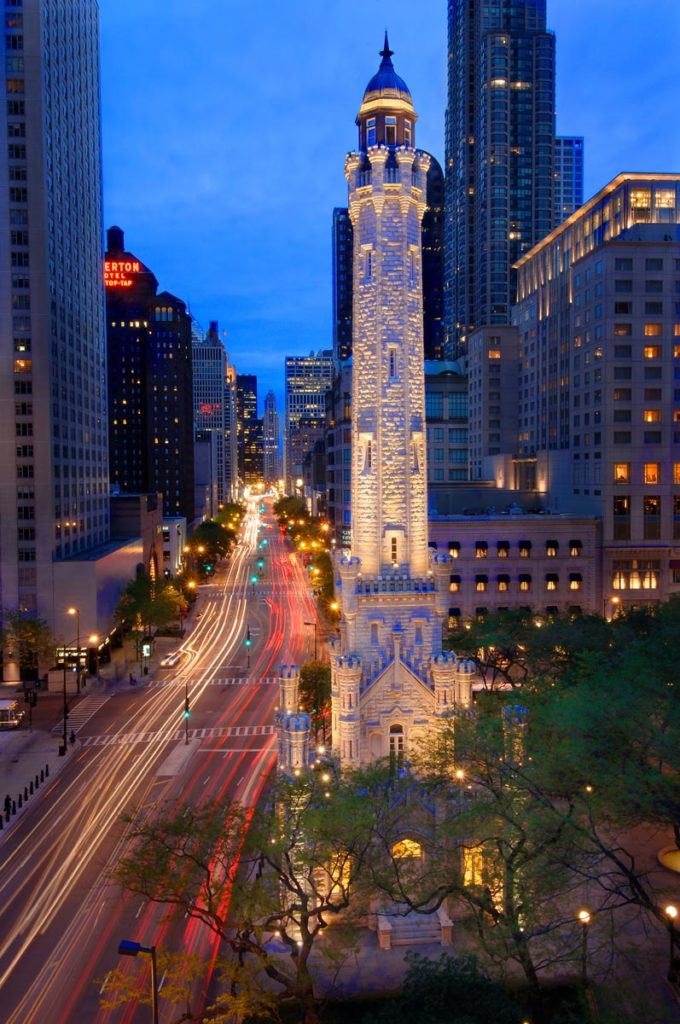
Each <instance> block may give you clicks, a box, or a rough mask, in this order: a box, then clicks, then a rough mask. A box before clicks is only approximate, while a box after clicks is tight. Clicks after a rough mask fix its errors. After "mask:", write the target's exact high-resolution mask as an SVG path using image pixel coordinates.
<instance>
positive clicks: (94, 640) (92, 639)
mask: <svg viewBox="0 0 680 1024" xmlns="http://www.w3.org/2000/svg"><path fill="white" fill-rule="evenodd" d="M87 642H88V643H89V645H90V647H91V648H92V650H93V651H94V659H93V661H92V664H93V665H94V671H93V673H92V675H94V676H96V675H97V672H98V671H99V635H98V634H97V633H91V634H90V636H89V637H88V638H87Z"/></svg>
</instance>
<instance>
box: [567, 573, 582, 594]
mask: <svg viewBox="0 0 680 1024" xmlns="http://www.w3.org/2000/svg"><path fill="white" fill-rule="evenodd" d="M582 580H583V577H582V576H581V573H580V572H570V573H569V589H570V590H580V589H581V583H582Z"/></svg>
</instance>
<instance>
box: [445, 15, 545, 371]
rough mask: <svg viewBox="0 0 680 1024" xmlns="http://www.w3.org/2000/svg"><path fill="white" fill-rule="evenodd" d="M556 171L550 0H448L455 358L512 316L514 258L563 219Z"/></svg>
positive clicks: (449, 325)
mask: <svg viewBox="0 0 680 1024" xmlns="http://www.w3.org/2000/svg"><path fill="white" fill-rule="evenodd" d="M554 173H555V38H554V36H553V34H552V32H549V31H547V29H546V0H448V107H447V114H446V222H445V233H446V243H445V262H446V274H445V278H446V291H445V307H446V308H445V328H446V346H447V358H455V357H456V356H457V355H458V354H460V352H461V351H464V349H465V346H466V342H467V339H468V337H469V335H470V334H471V332H472V331H473V330H474V329H475V328H477V327H484V326H489V325H494V324H508V323H510V307H511V305H512V303H513V301H514V297H515V291H516V274H515V271H514V270H513V264H514V263H515V262H516V261H517V260H518V259H519V258H520V257H521V256H522V254H523V253H525V252H527V251H528V250H529V249H530V248H531V247H532V245H535V244H536V243H537V242H538V241H540V239H541V238H543V237H544V236H545V235H547V234H548V232H549V231H550V230H551V229H552V227H553V226H554V216H555V213H554V205H555V201H554V193H555V188H554Z"/></svg>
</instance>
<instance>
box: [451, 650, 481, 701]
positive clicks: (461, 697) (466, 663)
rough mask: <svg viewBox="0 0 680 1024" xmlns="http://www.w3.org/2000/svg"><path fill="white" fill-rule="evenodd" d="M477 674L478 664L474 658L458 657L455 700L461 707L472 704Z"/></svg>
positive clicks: (455, 676) (455, 674)
mask: <svg viewBox="0 0 680 1024" xmlns="http://www.w3.org/2000/svg"><path fill="white" fill-rule="evenodd" d="M476 676H477V666H476V665H475V662H474V661H473V659H472V658H456V664H455V672H454V682H455V701H456V705H457V706H458V707H461V708H469V707H471V706H472V687H473V684H474V681H475V679H476Z"/></svg>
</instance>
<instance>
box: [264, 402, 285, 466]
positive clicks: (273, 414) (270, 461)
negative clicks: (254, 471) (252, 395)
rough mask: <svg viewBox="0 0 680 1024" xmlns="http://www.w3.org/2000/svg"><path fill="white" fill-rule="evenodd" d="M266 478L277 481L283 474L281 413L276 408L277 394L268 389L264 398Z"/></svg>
mask: <svg viewBox="0 0 680 1024" xmlns="http://www.w3.org/2000/svg"><path fill="white" fill-rule="evenodd" d="M262 426H263V435H264V479H265V481H266V482H267V483H276V482H277V481H278V480H279V478H280V476H281V459H280V457H279V414H278V412H277V410H276V396H275V395H274V392H273V391H268V392H267V394H266V396H265V399H264V418H263V424H262Z"/></svg>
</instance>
